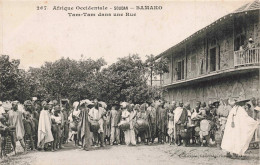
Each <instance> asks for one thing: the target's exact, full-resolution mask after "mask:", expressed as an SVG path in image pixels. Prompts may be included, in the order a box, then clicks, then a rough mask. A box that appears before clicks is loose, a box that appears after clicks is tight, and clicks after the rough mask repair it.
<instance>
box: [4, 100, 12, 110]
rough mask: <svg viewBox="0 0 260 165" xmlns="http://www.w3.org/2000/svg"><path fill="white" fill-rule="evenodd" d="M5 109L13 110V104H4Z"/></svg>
mask: <svg viewBox="0 0 260 165" xmlns="http://www.w3.org/2000/svg"><path fill="white" fill-rule="evenodd" d="M3 107H4V109H5V110H8V111H9V110H11V108H12V104H11V102H7V101H6V102H3Z"/></svg>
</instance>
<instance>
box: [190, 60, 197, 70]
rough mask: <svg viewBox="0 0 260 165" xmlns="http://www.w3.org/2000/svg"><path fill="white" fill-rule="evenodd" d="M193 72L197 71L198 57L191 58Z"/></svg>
mask: <svg viewBox="0 0 260 165" xmlns="http://www.w3.org/2000/svg"><path fill="white" fill-rule="evenodd" d="M190 68H191V71H192V72H193V71H196V56H192V57H191V67H190Z"/></svg>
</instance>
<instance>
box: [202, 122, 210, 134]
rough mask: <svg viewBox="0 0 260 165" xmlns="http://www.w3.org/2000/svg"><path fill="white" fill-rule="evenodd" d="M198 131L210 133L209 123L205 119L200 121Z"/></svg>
mask: <svg viewBox="0 0 260 165" xmlns="http://www.w3.org/2000/svg"><path fill="white" fill-rule="evenodd" d="M200 129H201V131H204V132H207V131H210V122H209V121H208V120H206V119H204V120H201V122H200Z"/></svg>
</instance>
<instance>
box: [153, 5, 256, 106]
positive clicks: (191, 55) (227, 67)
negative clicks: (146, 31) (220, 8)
mask: <svg viewBox="0 0 260 165" xmlns="http://www.w3.org/2000/svg"><path fill="white" fill-rule="evenodd" d="M259 20H260V1H259V0H257V1H254V2H252V3H249V4H246V5H244V6H242V7H241V8H239V9H237V10H236V11H234V12H233V13H230V14H228V15H226V16H224V17H222V18H220V19H218V20H217V21H215V22H213V23H212V24H210V25H208V26H207V27H205V28H203V29H201V30H199V31H197V32H196V33H194V34H193V35H191V36H190V37H188V38H187V39H185V40H184V41H182V42H180V43H179V44H177V45H175V46H173V47H171V48H169V49H168V50H166V51H164V52H163V53H161V54H160V55H158V56H157V58H167V59H168V64H169V70H170V72H169V73H165V74H164V75H163V76H162V79H163V81H162V87H163V88H165V90H166V92H164V97H165V99H166V100H168V101H172V100H175V101H182V102H187V101H189V102H190V103H191V106H194V105H195V103H196V101H203V102H208V101H216V100H220V99H227V98H234V99H236V98H251V97H259V96H260V91H259V90H260V89H259V87H260V82H259V69H260V65H259V62H260V21H259ZM249 39H250V40H251V39H252V40H253V44H251V45H250V44H249V42H248V41H249Z"/></svg>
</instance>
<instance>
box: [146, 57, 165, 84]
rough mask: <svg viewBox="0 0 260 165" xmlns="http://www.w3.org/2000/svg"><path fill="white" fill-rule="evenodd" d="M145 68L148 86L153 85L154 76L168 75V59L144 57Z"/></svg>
mask: <svg viewBox="0 0 260 165" xmlns="http://www.w3.org/2000/svg"><path fill="white" fill-rule="evenodd" d="M146 58H147V59H146V61H145V64H146V67H147V72H148V75H149V77H150V85H151V86H152V85H153V77H154V76H156V75H160V76H161V75H162V74H163V73H168V72H169V67H168V61H169V59H167V58H160V59H159V60H158V59H156V57H155V56H154V55H149V56H146Z"/></svg>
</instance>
